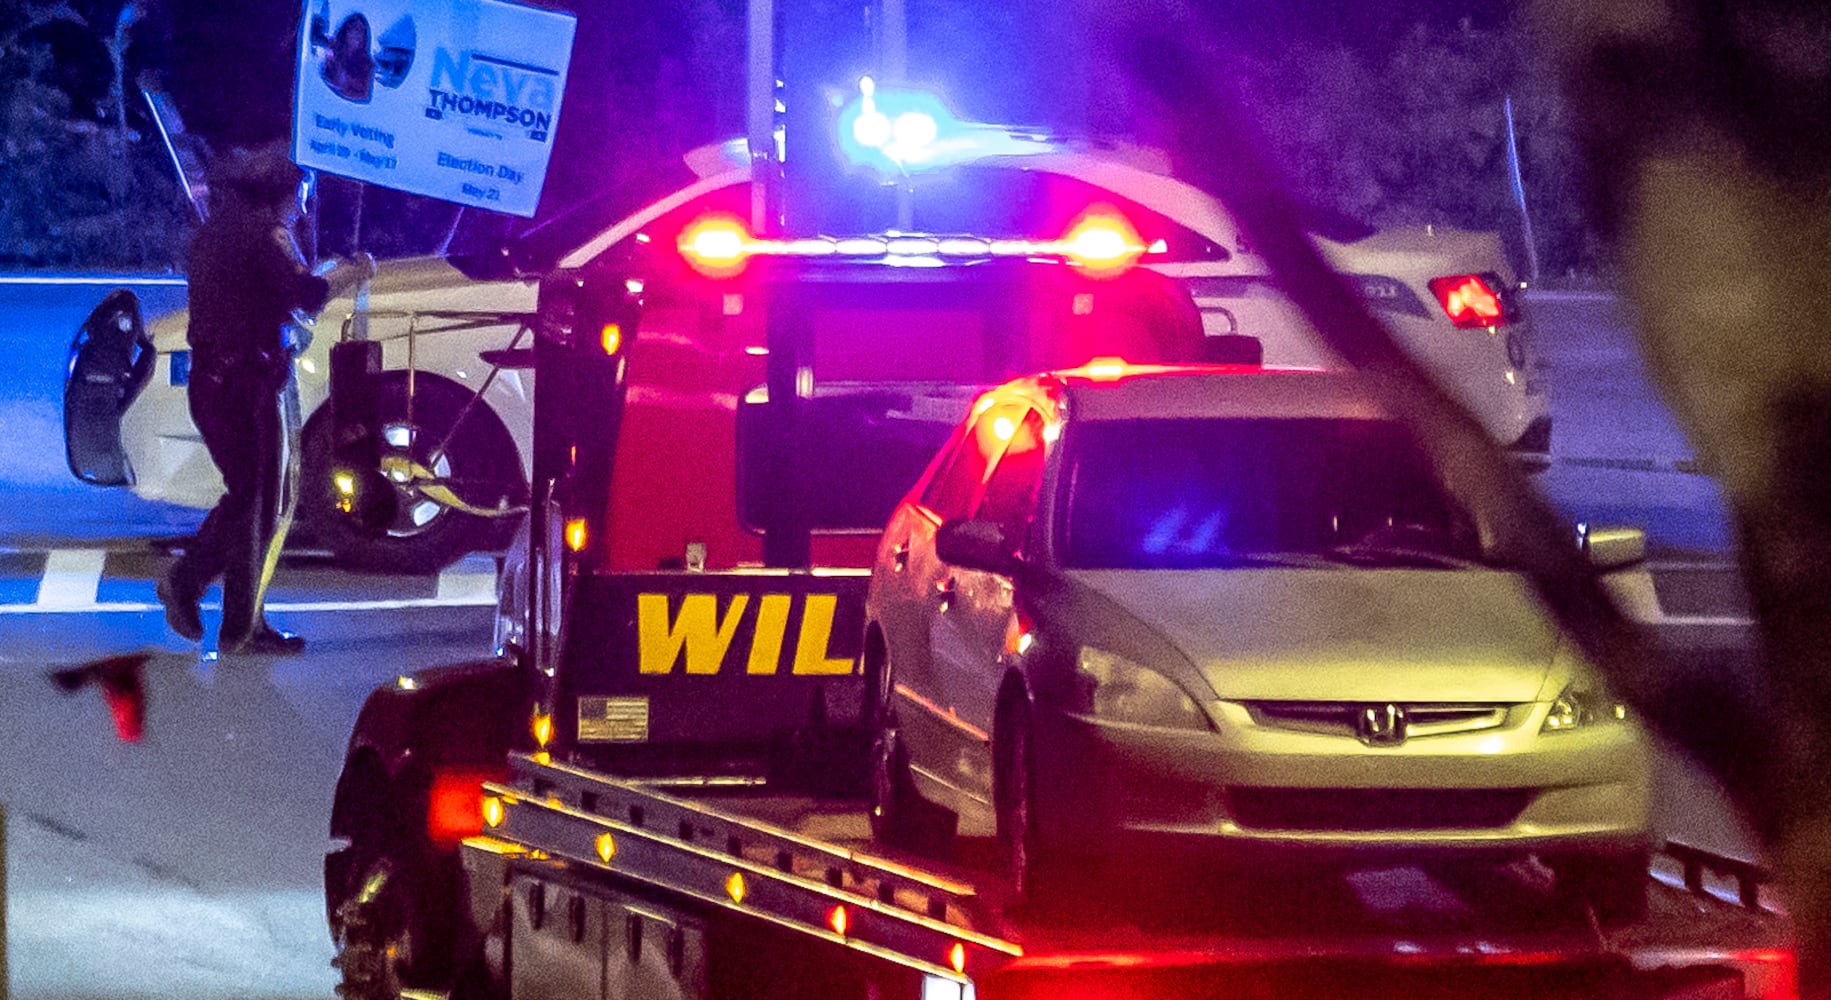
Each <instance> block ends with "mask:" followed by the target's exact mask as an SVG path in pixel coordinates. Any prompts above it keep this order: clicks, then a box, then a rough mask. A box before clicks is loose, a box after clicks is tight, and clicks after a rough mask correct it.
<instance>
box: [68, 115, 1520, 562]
mask: <svg viewBox="0 0 1831 1000" xmlns="http://www.w3.org/2000/svg"><path fill="white" fill-rule="evenodd" d="M867 90H869V91H870V93H866V92H865V91H867ZM842 117H843V119H844V120H843V121H842V122H841V123H840V125H841V127H842V129H843V134H844V136H845V137H846V143H845V145H846V153H847V154H848V155H849V156H851V157H852V158H853V159H854V160H856V161H861V162H872V161H883V160H886V158H888V157H895V158H896V160H897V164H898V166H899V168H900V169H905V172H906V174H907V176H908V177H909V178H910V179H909V181H908V186H907V189H908V190H910V191H912V192H913V197H912V202H911V204H912V205H913V210H912V214H911V216H910V217H909V218H906V219H900V220H898V222H899V223H900V224H901V225H900V228H902V229H905V230H910V231H915V230H921V231H926V232H964V231H990V232H1001V233H1008V234H1013V235H1017V236H1023V237H1026V238H1036V237H1037V234H1044V235H1045V236H1046V237H1047V238H1056V237H1060V236H1061V235H1062V234H1064V233H1066V232H1068V231H1069V229H1070V228H1071V227H1072V226H1073V224H1074V223H1075V221H1076V220H1077V218H1078V217H1079V216H1080V215H1081V214H1083V213H1084V212H1086V211H1088V210H1089V209H1090V208H1092V207H1094V206H1104V209H1105V211H1107V213H1108V214H1110V215H1112V216H1115V217H1122V218H1124V219H1125V220H1126V222H1127V224H1128V226H1129V227H1131V231H1132V232H1133V233H1134V235H1136V236H1137V238H1138V239H1139V240H1140V245H1141V246H1142V247H1143V248H1144V252H1143V254H1142V255H1141V258H1140V263H1141V265H1142V266H1144V267H1146V268H1149V269H1151V270H1154V271H1156V272H1158V273H1160V274H1163V275H1166V276H1169V277H1173V278H1175V279H1177V280H1179V281H1180V282H1182V283H1183V284H1184V285H1185V287H1186V288H1187V290H1188V292H1189V294H1190V295H1191V296H1192V297H1193V299H1194V301H1195V303H1196V305H1197V307H1198V308H1199V310H1200V312H1201V316H1202V324H1203V328H1204V330H1205V331H1206V332H1207V333H1208V334H1209V335H1211V336H1217V337H1218V336H1247V337H1254V338H1257V339H1258V340H1260V342H1261V343H1262V344H1263V345H1264V353H1265V357H1266V359H1267V361H1268V362H1270V363H1274V364H1297V365H1307V364H1319V365H1331V364H1334V363H1335V359H1334V358H1333V356H1332V355H1331V354H1329V352H1327V351H1326V350H1325V349H1324V348H1323V347H1322V346H1321V344H1320V341H1319V340H1318V339H1317V338H1316V337H1315V335H1314V332H1313V331H1311V330H1310V329H1309V328H1308V327H1307V325H1306V323H1305V322H1304V321H1303V319H1302V318H1301V317H1300V316H1299V315H1298V314H1297V313H1296V311H1295V310H1294V309H1292V308H1291V306H1290V304H1289V302H1288V300H1287V299H1286V297H1285V296H1284V295H1283V293H1282V292H1281V291H1280V290H1279V289H1278V288H1277V286H1276V284H1275V282H1273V281H1272V280H1271V278H1270V277H1269V269H1268V267H1267V265H1266V263H1265V262H1264V260H1263V259H1261V258H1260V257H1259V256H1258V255H1257V254H1256V253H1254V251H1253V248H1252V247H1251V246H1250V245H1249V244H1248V243H1247V241H1245V240H1244V239H1243V238H1242V237H1241V235H1240V232H1239V227H1238V226H1237V225H1236V224H1235V223H1234V222H1233V220H1232V219H1231V217H1230V216H1229V215H1228V213H1227V211H1226V209H1225V207H1224V206H1222V205H1221V204H1220V203H1219V202H1217V201H1216V200H1215V199H1214V198H1213V197H1211V196H1210V195H1208V194H1206V193H1204V192H1202V191H1200V190H1198V189H1196V188H1194V187H1192V186H1190V185H1188V184H1186V183H1184V182H1182V181H1180V180H1178V179H1176V178H1175V177H1174V176H1172V175H1171V173H1170V170H1169V165H1168V163H1167V161H1166V159H1165V158H1164V157H1163V156H1162V155H1160V154H1157V153H1154V152H1152V151H1150V150H1144V149H1138V148H1133V147H1125V146H1114V145H1109V144H1100V143H1091V142H1084V141H1073V142H1071V141H1065V140H1059V139H1053V138H1050V137H1047V136H1039V135H1032V134H1028V133H1014V132H1011V131H1009V130H999V129H992V128H989V127H986V126H977V125H974V124H972V123H967V122H961V121H959V120H958V119H956V118H954V117H953V116H952V115H951V114H950V113H949V112H948V111H947V109H946V107H945V105H944V104H942V103H941V102H939V101H938V100H937V99H936V98H934V97H933V95H930V94H926V93H922V92H917V91H901V90H894V89H891V88H877V87H873V86H871V85H870V84H869V83H868V81H867V82H866V83H864V84H861V88H860V93H859V94H858V95H857V96H856V97H855V98H854V100H853V101H852V102H851V103H850V104H848V105H847V108H846V111H845V113H844V115H842ZM912 119H913V120H918V121H926V122H927V123H928V124H927V125H926V126H924V127H922V128H920V129H917V130H916V131H915V132H913V133H910V132H909V130H908V129H907V128H905V130H904V133H895V132H894V129H893V128H892V122H893V121H903V122H907V121H910V120H912ZM861 136H862V137H863V140H861V139H860V137H861ZM865 140H868V141H865ZM873 143H874V144H873ZM937 167H946V168H947V169H945V170H936V169H933V168H937ZM752 180H753V178H752V174H751V165H750V156H749V154H748V149H747V147H746V144H745V143H744V141H743V140H741V139H740V140H734V141H732V142H727V143H724V144H721V145H716V146H708V147H704V148H702V149H699V150H696V151H694V152H693V153H691V154H689V155H688V156H686V157H685V158H684V159H683V161H682V162H681V163H678V164H675V165H673V167H672V168H671V169H669V170H663V171H659V172H657V173H656V174H655V175H654V176H651V177H647V178H644V179H643V180H642V181H640V182H635V183H632V184H631V185H629V186H628V187H627V188H626V189H622V190H617V191H612V192H607V193H606V194H605V195H604V196H603V197H601V198H599V199H596V200H594V201H593V202H591V203H588V204H586V205H584V206H581V207H580V209H579V210H577V211H575V212H572V213H569V214H567V215H564V216H561V217H559V218H557V219H555V220H553V221H551V222H550V223H548V224H546V225H544V226H542V227H540V228H537V229H536V230H534V231H532V232H530V233H528V234H526V235H524V236H523V237H521V238H519V239H517V240H515V241H512V242H511V243H509V244H507V245H504V246H502V247H494V248H491V250H490V251H489V252H480V253H474V254H448V255H444V256H434V257H420V258H411V259H404V260H396V261H389V262H384V263H383V264H382V265H381V266H380V268H379V269H378V272H377V274H376V276H375V279H374V280H373V282H372V283H371V284H370V285H369V286H368V287H367V288H366V289H365V290H363V292H362V294H361V296H360V297H357V296H355V295H350V296H345V297H342V298H339V299H336V300H333V301H332V302H331V303H329V304H328V305H327V306H326V307H325V309H324V311H323V312H322V314H321V316H320V319H319V321H318V322H319V327H320V329H319V330H318V332H317V335H316V336H314V337H312V338H311V339H310V344H309V346H307V347H306V348H305V350H304V352H303V353H302V354H301V355H300V357H299V360H298V364H297V375H298V383H299V396H300V404H301V410H302V414H303V417H304V420H305V428H304V435H303V464H304V472H303V479H302V483H303V486H302V492H301V504H300V511H299V520H300V523H301V525H302V526H303V527H304V528H305V529H306V532H307V533H308V534H309V535H312V536H315V537H316V538H317V539H318V541H319V543H320V544H323V545H324V546H326V547H328V548H329V549H331V550H332V551H333V552H334V553H335V554H336V555H337V556H338V557H339V558H340V559H341V560H342V561H344V562H345V563H347V564H351V565H357V566H371V567H378V568H388V569H391V570H396V571H399V570H402V569H432V568H437V567H439V566H442V565H444V564H446V563H448V562H450V561H451V560H452V559H454V558H456V557H457V556H459V555H461V554H463V553H464V552H466V551H470V550H472V549H476V548H487V547H491V546H499V545H501V544H502V543H503V542H505V541H506V540H507V538H508V537H509V532H510V531H512V530H513V525H514V520H515V516H516V515H518V514H519V513H520V512H521V511H522V510H523V509H524V508H525V504H526V501H527V499H528V495H529V491H528V483H529V475H530V472H531V467H532V447H533V440H532V437H533V415H532V410H533V405H534V404H533V389H532V371H531V369H530V368H529V367H528V365H527V359H528V357H529V355H528V348H529V345H530V344H531V339H530V335H531V334H530V331H528V330H527V329H526V328H525V326H524V324H523V323H522V318H523V317H526V316H528V315H530V314H532V312H533V311H534V309H535V303H536V299H537V295H538V286H539V284H540V282H541V280H542V279H543V278H545V277H548V276H551V275H553V274H558V273H569V272H572V271H576V270H578V269H580V268H585V267H589V266H592V265H594V264H597V263H600V262H607V261H611V260H616V259H621V258H622V257H624V256H625V255H627V254H628V253H630V252H631V247H630V245H629V244H630V243H631V241H637V240H641V239H643V238H648V239H657V238H663V235H664V234H665V233H667V232H677V231H678V230H679V229H680V228H681V227H682V226H684V225H685V224H686V222H687V221H688V220H691V219H697V218H702V217H708V216H713V215H717V214H721V213H726V214H733V215H734V217H737V216H742V215H744V214H745V211H746V206H747V204H748V197H749V195H748V192H749V190H750V186H751V182H752ZM1301 221H1302V222H1303V223H1304V224H1305V225H1306V227H1307V228H1308V229H1309V230H1310V232H1311V234H1312V236H1313V238H1314V239H1315V240H1316V242H1317V245H1318V246H1319V247H1320V248H1321V249H1322V250H1323V252H1324V253H1325V254H1326V255H1327V256H1328V258H1329V259H1330V260H1331V262H1332V263H1334V264H1335V265H1336V266H1337V268H1339V269H1340V270H1341V271H1342V272H1343V273H1344V274H1348V275H1351V276H1352V277H1353V279H1354V281H1355V282H1356V283H1357V284H1358V286H1359V288H1360V289H1361V291H1362V293H1363V295H1364V296H1365V301H1366V302H1367V303H1368V304H1369V305H1370V306H1372V307H1373V308H1375V309H1376V310H1377V311H1378V312H1379V314H1380V315H1381V316H1382V318H1383V319H1385V321H1386V322H1387V323H1388V324H1389V326H1390V327H1391V329H1392V330H1393V331H1394V332H1395V334H1396V335H1397V336H1398V337H1399V339H1400V341H1401V342H1402V343H1403V344H1404V345H1405V346H1406V347H1407V348H1409V349H1410V350H1411V351H1412V352H1413V353H1414V355H1415V356H1417V357H1418V358H1419V359H1420V360H1421V361H1423V362H1424V363H1425V364H1426V365H1427V367H1429V369H1430V370H1431V371H1432V373H1433V374H1434V375H1435V376H1436V377H1438V378H1439V379H1440V380H1442V382H1443V384H1444V385H1446V386H1448V387H1449V388H1450V389H1451V390H1452V391H1454V392H1456V393H1457V394H1458V395H1459V396H1460V398H1461V399H1462V400H1463V401H1464V402H1465V403H1466V404H1467V405H1468V406H1469V407H1470V408H1471V410H1473V411H1474V412H1475V413H1477V414H1478V415H1480V417H1481V419H1482V420H1483V421H1484V423H1485V425H1486V426H1487V428H1488V430H1489V431H1490V433H1491V434H1493V436H1494V437H1495V439H1496V440H1498V441H1500V442H1502V443H1504V444H1508V445H1511V446H1514V447H1516V448H1518V449H1519V450H1520V451H1521V452H1522V453H1524V454H1527V455H1531V456H1536V457H1539V458H1543V457H1546V456H1548V454H1549V450H1550V434H1551V423H1550V414H1549V396H1548V394H1547V391H1546V388H1545V382H1544V378H1543V374H1542V372H1541V371H1540V370H1539V367H1538V364H1537V360H1536V355H1535V353H1534V350H1533V346H1532V336H1531V328H1530V324H1529V323H1528V322H1527V319H1526V317H1525V316H1524V314H1523V313H1522V312H1521V310H1520V308H1519V304H1518V302H1517V299H1516V290H1517V287H1518V280H1517V277H1516V275H1515V273H1514V271H1513V269H1512V268H1511V267H1510V266H1509V264H1508V262H1507V260H1506V255H1505V253H1504V250H1503V247H1502V244H1501V241H1500V239H1499V237H1498V236H1497V235H1496V234H1493V233H1471V232H1458V231H1452V230H1448V229H1442V228H1415V229H1404V230H1375V229H1373V228H1371V227H1367V226H1364V225H1361V224H1360V223H1358V222H1355V221H1353V220H1350V219H1344V218H1337V217H1334V216H1332V215H1330V214H1329V213H1323V212H1309V213H1306V218H1304V219H1303V220H1301ZM840 231H844V232H855V231H860V230H857V229H852V228H847V229H843V230H840ZM708 238H711V236H710V233H709V236H708ZM185 323H186V314H185V313H184V312H182V311H180V312H176V313H171V314H167V315H163V316H157V317H142V315H141V312H140V308H139V304H138V302H137V301H135V300H134V299H133V297H132V295H131V293H124V292H123V293H116V294H114V295H111V296H109V297H108V298H107V299H105V300H104V302H103V303H102V304H101V305H100V306H98V308H97V310H96V312H95V314H94V315H92V316H91V317H90V320H89V322H88V323H86V324H85V327H84V330H83V332H82V333H80V334H79V336H78V338H77V341H76V343H74V344H73V345H72V361H71V377H70V380H69V382H68V384H67V387H66V415H67V419H66V444H67V452H68V459H69V463H70V467H71V470H72V472H73V473H74V474H75V475H76V476H77V477H78V478H79V479H82V480H84V481H86V482H90V483H94V484H96V485H127V486H130V487H131V488H132V489H133V490H134V491H135V492H136V493H137V494H139V495H140V496H142V497H145V498H147V499H152V500H161V501H166V502H170V503H175V504H180V505H183V506H189V507H199V508H202V507H209V506H211V505H213V504H214V503H215V501H216V499H217V497H219V496H220V495H221V492H222V483H221V479H220V476H219V475H218V473H217V471H216V469H215V466H214V465H213V464H212V463H211V461H210V458H209V455H208V453H207V451H206V450H205V449H204V447H203V443H202V439H201V438H200V437H199V435H198V433H197V430H196V428H195V426H194V425H193V424H192V423H191V419H190V412H189V408H188V405H187V402H186V395H185V389H186V384H187V380H188V377H189V360H190V358H189V352H188V349H187V345H186V342H185ZM346 331H351V332H354V333H355V334H356V335H357V336H360V337H363V338H366V339H370V340H372V341H374V342H377V343H379V344H381V348H380V351H381V354H380V359H379V360H378V361H377V362H376V364H375V366H374V367H375V371H374V372H373V374H372V378H373V379H374V381H375V383H376V386H375V396H376V403H375V405H376V407H377V409H378V420H377V421H376V426H375V428H374V431H375V433H377V434H378V435H379V441H378V442H377V447H376V448H375V449H373V450H372V453H371V457H372V458H373V460H374V468H373V469H371V470H366V471H370V472H375V473H379V474H381V475H383V477H384V478H386V479H387V480H388V481H389V482H390V483H391V484H392V486H391V489H392V490H393V491H394V492H395V494H396V496H395V497H394V498H393V501H392V503H391V504H390V505H389V508H388V510H387V511H386V512H385V516H378V517H375V518H371V519H368V520H364V519H359V518H351V517H347V516H340V514H341V511H340V509H339V508H340V505H341V506H347V503H345V502H344V501H345V500H346V494H347V492H348V491H347V490H343V491H340V489H339V479H338V477H337V473H338V471H339V464H338V462H337V461H336V460H335V457H334V452H335V450H336V449H335V442H333V440H332V435H331V433H330V428H329V423H330V417H329V413H328V411H326V410H325V409H324V407H323V404H324V401H325V400H326V399H327V398H328V397H329V393H330V388H329V384H330V364H329V357H328V352H329V345H330V344H331V343H333V342H335V341H337V340H338V339H339V338H340V337H341V336H342V335H343V334H344V333H345V332H346ZM1082 360H1084V359H1082ZM410 399H411V402H409V400H410ZM345 471H347V469H346V470H345Z"/></svg>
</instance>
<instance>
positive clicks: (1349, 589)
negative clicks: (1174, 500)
mask: <svg viewBox="0 0 1831 1000" xmlns="http://www.w3.org/2000/svg"><path fill="white" fill-rule="evenodd" d="M1068 575H1069V577H1070V579H1072V580H1073V581H1075V582H1076V583H1078V584H1080V585H1082V586H1085V587H1088V588H1090V589H1092V590H1094V591H1095V592H1097V593H1099V594H1101V595H1102V596H1104V597H1105V598H1106V599H1107V600H1109V601H1111V602H1113V604H1115V605H1117V606H1118V607H1119V608H1120V609H1122V610H1123V611H1124V612H1125V613H1126V614H1128V615H1130V616H1131V617H1132V618H1135V619H1136V620H1137V621H1139V622H1141V623H1143V624H1144V625H1145V626H1147V627H1149V628H1151V629H1153V630H1155V631H1156V632H1157V633H1158V634H1159V635H1161V636H1162V637H1163V638H1164V639H1166V640H1168V641H1169V642H1170V643H1171V644H1173V645H1174V646H1176V647H1177V648H1178V649H1179V650H1181V651H1182V652H1183V654H1184V655H1186V656H1187V657H1188V658H1189V661H1190V662H1191V663H1192V664H1194V666H1195V668H1196V669H1197V670H1198V671H1200V673H1201V674H1202V676H1203V677H1204V678H1205V679H1206V680H1207V681H1208V683H1209V684H1210V685H1211V686H1212V687H1213V688H1214V692H1215V694H1217V695H1219V696H1220V697H1221V698H1222V699H1223V700H1230V701H1232V700H1295V701H1404V702H1459V701H1462V702H1466V701H1479V702H1509V703H1520V702H1528V701H1535V700H1539V699H1540V698H1541V697H1542V690H1543V689H1544V687H1545V684H1546V680H1547V676H1548V673H1549V671H1550V669H1551V664H1552V654H1553V653H1554V651H1555V649H1556V646H1557V632H1556V630H1555V629H1554V628H1553V627H1552V625H1551V623H1550V622H1549V620H1548V619H1547V618H1546V616H1545V614H1544V613H1543V612H1542V611H1541V610H1540V608H1539V606H1538V604H1537V602H1536V600H1535V599H1534V598H1533V596H1532V595H1531V593H1530V592H1529V591H1528V590H1527V587H1526V584H1525V581H1524V580H1523V579H1521V578H1520V577H1518V576H1516V575H1514V574H1511V573H1502V572H1498V571H1492V570H1363V569H1231V570H1195V571H1168V570H1146V571H1122V570H1099V571H1078V572H1071V573H1070V574H1068ZM1115 652H1118V651H1116V650H1115Z"/></svg>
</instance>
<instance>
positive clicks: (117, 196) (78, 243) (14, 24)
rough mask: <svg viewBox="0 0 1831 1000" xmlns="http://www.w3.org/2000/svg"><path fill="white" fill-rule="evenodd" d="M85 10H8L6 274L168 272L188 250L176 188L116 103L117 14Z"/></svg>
mask: <svg viewBox="0 0 1831 1000" xmlns="http://www.w3.org/2000/svg"><path fill="white" fill-rule="evenodd" d="M87 6H89V7H90V8H91V9H90V10H88V11H86V12H85V11H81V10H78V9H76V8H75V7H73V6H70V5H65V4H56V5H51V4H45V5H27V6H25V7H23V8H10V7H9V8H6V9H5V10H4V12H0V191H4V192H6V195H5V198H4V201H0V268H5V269H8V270H14V269H37V268H58V269H93V270H111V269H136V270H139V269H148V270H164V269H167V268H169V267H170V266H171V265H172V263H173V262H175V261H177V260H178V259H179V258H180V256H181V254H182V251H183V247H184V240H185V233H186V223H187V219H186V217H185V215H184V212H183V204H182V202H181V201H180V200H179V195H178V192H177V186H176V184H175V182H174V180H173V179H172V176H171V173H170V171H169V169H166V168H165V167H164V165H163V161H162V159H161V156H162V154H161V153H160V151H159V150H158V149H157V147H156V143H154V142H152V141H149V139H148V137H147V135H146V134H145V133H144V131H143V130H142V127H141V123H139V122H136V121H135V120H134V119H133V118H132V117H131V116H125V117H124V116H123V114H122V111H123V108H124V105H123V104H122V103H121V102H120V100H119V99H118V93H117V90H116V87H117V80H116V77H115V70H114V62H113V59H112V57H111V56H110V54H109V51H108V48H107V43H109V42H111V41H113V40H114V39H115V37H116V32H115V23H116V22H115V19H116V17H117V16H118V14H119V13H120V6H119V5H118V4H115V5H112V6H111V5H108V4H93V5H87Z"/></svg>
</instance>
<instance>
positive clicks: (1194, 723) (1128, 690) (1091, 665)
mask: <svg viewBox="0 0 1831 1000" xmlns="http://www.w3.org/2000/svg"><path fill="white" fill-rule="evenodd" d="M1075 669H1076V670H1077V671H1078V672H1079V674H1080V677H1081V682H1082V685H1083V687H1084V689H1085V690H1086V702H1085V704H1086V705H1087V706H1088V709H1089V711H1090V712H1091V713H1092V714H1093V715H1094V716H1096V717H1098V718H1101V719H1110V720H1112V721H1114V722H1130V723H1134V724H1136V725H1141V726H1162V727H1165V728H1168V729H1207V728H1209V725H1208V717H1207V716H1205V715H1203V714H1202V710H1201V709H1200V708H1199V707H1197V705H1196V704H1195V699H1194V698H1191V697H1189V695H1188V692H1186V691H1184V690H1183V689H1182V688H1180V687H1177V686H1176V682H1174V681H1172V680H1170V679H1169V678H1168V677H1165V676H1164V675H1162V674H1160V673H1158V672H1156V671H1154V670H1150V669H1147V668H1145V667H1141V666H1139V665H1138V664H1136V663H1133V662H1132V661H1130V660H1128V659H1126V658H1125V657H1123V656H1119V655H1116V654H1114V653H1108V652H1106V651H1105V650H1103V649H1095V648H1093V647H1092V646H1082V647H1081V653H1080V656H1079V657H1078V658H1077V659H1076V662H1075Z"/></svg>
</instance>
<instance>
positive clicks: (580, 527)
mask: <svg viewBox="0 0 1831 1000" xmlns="http://www.w3.org/2000/svg"><path fill="white" fill-rule="evenodd" d="M566 547H567V548H569V549H571V550H572V551H574V552H579V551H582V550H583V549H584V548H585V519H584V518H582V517H575V518H573V519H572V520H570V521H567V522H566Z"/></svg>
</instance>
